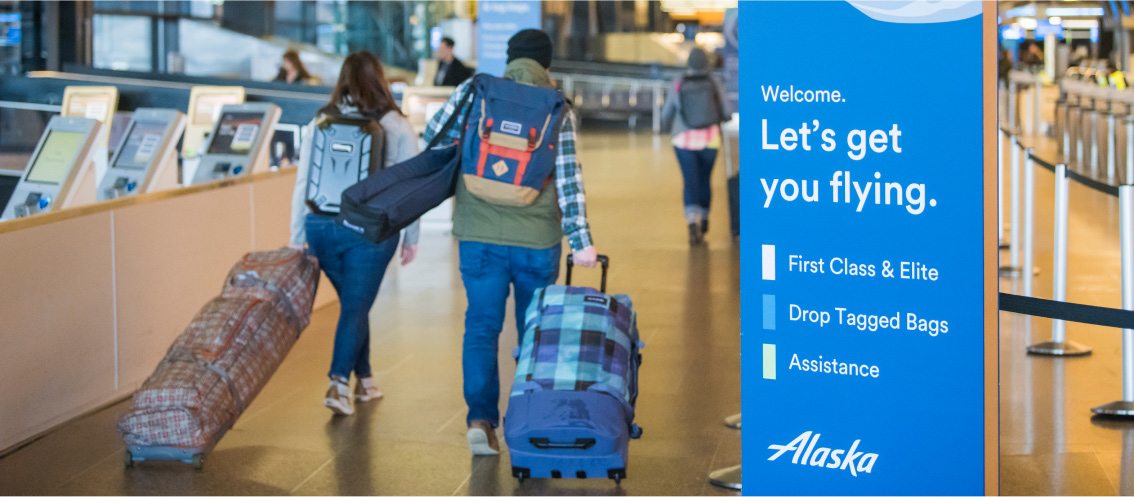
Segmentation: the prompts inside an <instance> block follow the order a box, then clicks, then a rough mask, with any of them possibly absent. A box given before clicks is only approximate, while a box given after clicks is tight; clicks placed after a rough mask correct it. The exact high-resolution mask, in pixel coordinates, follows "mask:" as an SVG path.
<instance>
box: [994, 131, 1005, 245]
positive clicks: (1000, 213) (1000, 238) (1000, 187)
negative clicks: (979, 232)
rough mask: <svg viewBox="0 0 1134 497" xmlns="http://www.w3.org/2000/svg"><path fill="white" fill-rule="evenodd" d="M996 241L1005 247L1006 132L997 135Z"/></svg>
mask: <svg viewBox="0 0 1134 497" xmlns="http://www.w3.org/2000/svg"><path fill="white" fill-rule="evenodd" d="M996 205H998V206H1000V208H999V209H997V210H996V241H997V243H998V244H999V245H1001V246H1003V245H1004V130H1003V129H1001V130H1000V132H999V133H997V140H996Z"/></svg>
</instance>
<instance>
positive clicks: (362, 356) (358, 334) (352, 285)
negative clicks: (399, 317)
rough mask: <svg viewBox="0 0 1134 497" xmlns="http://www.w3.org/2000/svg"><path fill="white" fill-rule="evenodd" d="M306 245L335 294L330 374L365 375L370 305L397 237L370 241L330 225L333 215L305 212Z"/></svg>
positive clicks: (360, 376)
mask: <svg viewBox="0 0 1134 497" xmlns="http://www.w3.org/2000/svg"><path fill="white" fill-rule="evenodd" d="M306 226H307V247H308V250H309V251H310V253H311V255H314V256H315V258H316V259H319V267H320V268H322V269H323V272H324V273H327V278H328V279H330V280H331V285H332V286H334V287H335V292H337V293H338V294H339V306H340V310H339V325H338V327H337V328H336V329H335V351H334V353H333V354H332V356H331V372H330V376H331V377H332V378H333V377H335V376H338V377H341V378H346V379H348V380H349V379H350V373H351V371H354V375H355V376H356V377H358V378H367V377H369V376H370V375H371V371H370V308H371V307H372V306H373V305H374V299H375V298H377V297H378V287H379V286H381V285H382V277H383V276H384V275H385V274H386V267H387V266H389V265H390V260H391V259H393V258H394V253H395V252H397V250H398V237H396V236H394V237H390V238H389V239H388V240H385V241H383V242H382V243H378V244H374V243H371V242H370V241H368V240H366V239H365V238H362V236H360V235H359V234H358V233H355V232H353V231H351V230H348V229H346V228H343V227H342V226H339V225H337V224H335V220H334V218H331V217H325V216H320V215H317V214H308V215H307V221H306Z"/></svg>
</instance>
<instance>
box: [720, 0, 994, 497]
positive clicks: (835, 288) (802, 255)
mask: <svg viewBox="0 0 1134 497" xmlns="http://www.w3.org/2000/svg"><path fill="white" fill-rule="evenodd" d="M987 5H988V7H987V8H985V7H984V6H983V5H982V3H981V2H936V3H934V2H849V3H847V2H809V1H801V2H741V5H740V11H741V12H740V17H739V21H740V25H741V26H740V30H741V31H744V32H745V33H746V34H745V37H746V38H745V43H746V46H752V47H777V48H776V51H777V55H776V61H777V62H776V64H774V65H772V66H769V65H768V63H767V51H766V50H748V51H741V57H742V58H743V59H746V60H748V61H749V62H747V63H744V64H743V67H742V68H741V73H740V74H741V91H742V94H744V95H747V96H746V97H744V98H743V99H742V101H741V107H742V108H743V109H744V115H746V116H751V119H748V118H746V119H747V120H749V121H750V124H751V125H750V126H745V128H744V130H743V131H742V133H743V134H744V135H743V142H744V143H746V144H749V145H750V148H749V149H748V151H746V153H745V154H744V155H743V156H742V157H743V160H744V161H745V162H746V164H745V165H744V168H745V169H746V170H749V171H755V173H752V174H748V175H746V176H745V180H744V182H743V183H742V186H741V191H742V197H741V198H742V199H743V200H742V204H741V209H742V211H743V215H742V216H741V218H742V222H743V223H744V224H745V226H744V227H743V229H742V231H743V232H744V233H751V234H752V235H751V236H748V237H746V238H745V239H744V240H743V241H742V247H741V251H742V254H743V259H742V261H743V264H744V267H743V268H742V283H741V285H742V287H741V288H742V292H741V294H742V299H743V300H742V313H743V318H742V323H743V327H744V328H743V330H742V332H743V340H742V341H743V357H744V361H743V365H744V389H743V392H744V393H743V412H744V417H745V425H746V427H745V428H746V429H745V431H744V475H743V481H744V482H745V483H747V484H749V485H747V486H746V487H745V490H748V491H749V492H751V493H758V494H771V495H793V494H805V495H823V494H842V495H878V494H906V495H925V494H946V495H975V494H984V493H986V492H992V493H995V492H996V491H997V483H996V478H997V477H996V473H995V471H996V467H997V459H996V458H997V455H996V454H997V452H996V447H997V446H996V436H997V432H996V430H997V426H996V415H995V409H996V394H997V392H996V387H995V375H996V368H995V365H996V347H995V344H996V331H997V330H996V320H995V316H996V314H995V308H996V295H997V294H996V291H997V288H996V269H995V268H996V254H995V248H996V244H995V238H993V237H994V236H995V233H994V232H995V227H996V221H995V213H996V211H995V208H996V206H995V198H996V196H995V186H996V183H995V182H996V174H995V149H996V145H995V141H994V140H995V116H996V108H995V95H996V93H995V80H996V71H995V69H996V66H995V56H996V51H995V44H996V37H997V31H996V27H995V22H996V10H995V8H996V7H995V4H993V3H990V4H987ZM784 19H806V20H807V23H808V26H809V29H808V33H811V35H809V36H799V24H798V23H793V22H784V21H783V20H784ZM909 39H920V40H926V39H928V40H950V43H949V44H948V46H943V47H939V48H940V50H939V51H935V52H934V63H935V64H937V65H939V66H941V67H948V68H949V77H947V78H925V77H916V76H914V74H913V73H911V72H910V64H909V63H910V61H913V60H918V59H920V58H923V56H924V53H923V52H924V48H923V47H921V46H919V45H918V44H911V43H904V44H903V43H891V44H884V45H879V44H878V40H909ZM784 40H791V42H790V43H786V44H785V43H783V41H784ZM816 57H820V58H821V59H822V60H823V68H822V70H816V67H815V65H814V63H815V60H816ZM986 58H991V59H986ZM990 98H991V99H992V100H988V99H990ZM988 137H992V138H988ZM990 140H991V142H990ZM990 143H991V146H990ZM990 171H991V173H992V174H991V176H989V174H988V173H989V172H990ZM989 199H992V202H991V203H990V202H988V200H989ZM990 220H991V223H990ZM990 227H991V230H990V229H989V228H990ZM990 365H991V366H990ZM990 378H991V379H992V383H991V384H990V383H989V382H988V380H989V379H990ZM990 385H991V386H990ZM990 413H991V414H990ZM990 420H991V422H990Z"/></svg>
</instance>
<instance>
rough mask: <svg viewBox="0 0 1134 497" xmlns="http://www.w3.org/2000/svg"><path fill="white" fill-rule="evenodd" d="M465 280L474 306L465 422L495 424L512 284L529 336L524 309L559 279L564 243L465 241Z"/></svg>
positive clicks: (468, 323) (519, 323) (468, 331)
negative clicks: (545, 245) (520, 244)
mask: <svg viewBox="0 0 1134 497" xmlns="http://www.w3.org/2000/svg"><path fill="white" fill-rule="evenodd" d="M460 251H461V254H460V259H461V279H462V280H463V281H464V283H465V292H466V294H467V295H468V301H469V308H468V311H467V312H465V341H464V359H463V369H464V377H465V403H467V404H468V406H469V415H468V419H467V420H466V421H468V422H470V423H471V422H472V421H475V420H478V419H481V420H485V421H488V422H490V423H492V424H493V426H496V425H498V424H499V421H500V410H499V407H498V404H499V403H500V371H499V367H498V363H497V361H498V356H497V353H498V350H499V348H500V331H501V330H502V329H503V328H504V312H505V304H506V303H507V301H508V292H509V286H511V287H513V288H515V291H516V328H517V329H518V330H519V341H518V343H522V342H523V340H524V314H525V313H526V311H527V309H528V305H529V304H530V303H531V301H532V294H533V293H535V291H536V290H537V289H540V288H543V287H545V286H547V285H551V284H554V283H555V280H556V279H558V278H559V255H560V252H561V251H562V248H561V247H560V246H559V245H555V246H554V247H551V248H546V249H529V248H523V247H514V246H510V245H496V244H491V243H480V242H460Z"/></svg>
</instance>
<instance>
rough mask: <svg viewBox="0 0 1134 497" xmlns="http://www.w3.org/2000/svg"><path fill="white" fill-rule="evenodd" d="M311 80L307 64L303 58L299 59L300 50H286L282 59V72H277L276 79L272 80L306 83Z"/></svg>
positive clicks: (298, 83)
mask: <svg viewBox="0 0 1134 497" xmlns="http://www.w3.org/2000/svg"><path fill="white" fill-rule="evenodd" d="M311 80H312V77H311V73H309V72H307V66H305V65H303V61H302V60H299V52H297V51H295V50H288V51H286V52H284V54H283V58H282V59H281V60H280V72H278V73H276V79H273V80H272V81H274V82H277V83H287V84H297V85H306V84H310V83H311Z"/></svg>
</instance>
